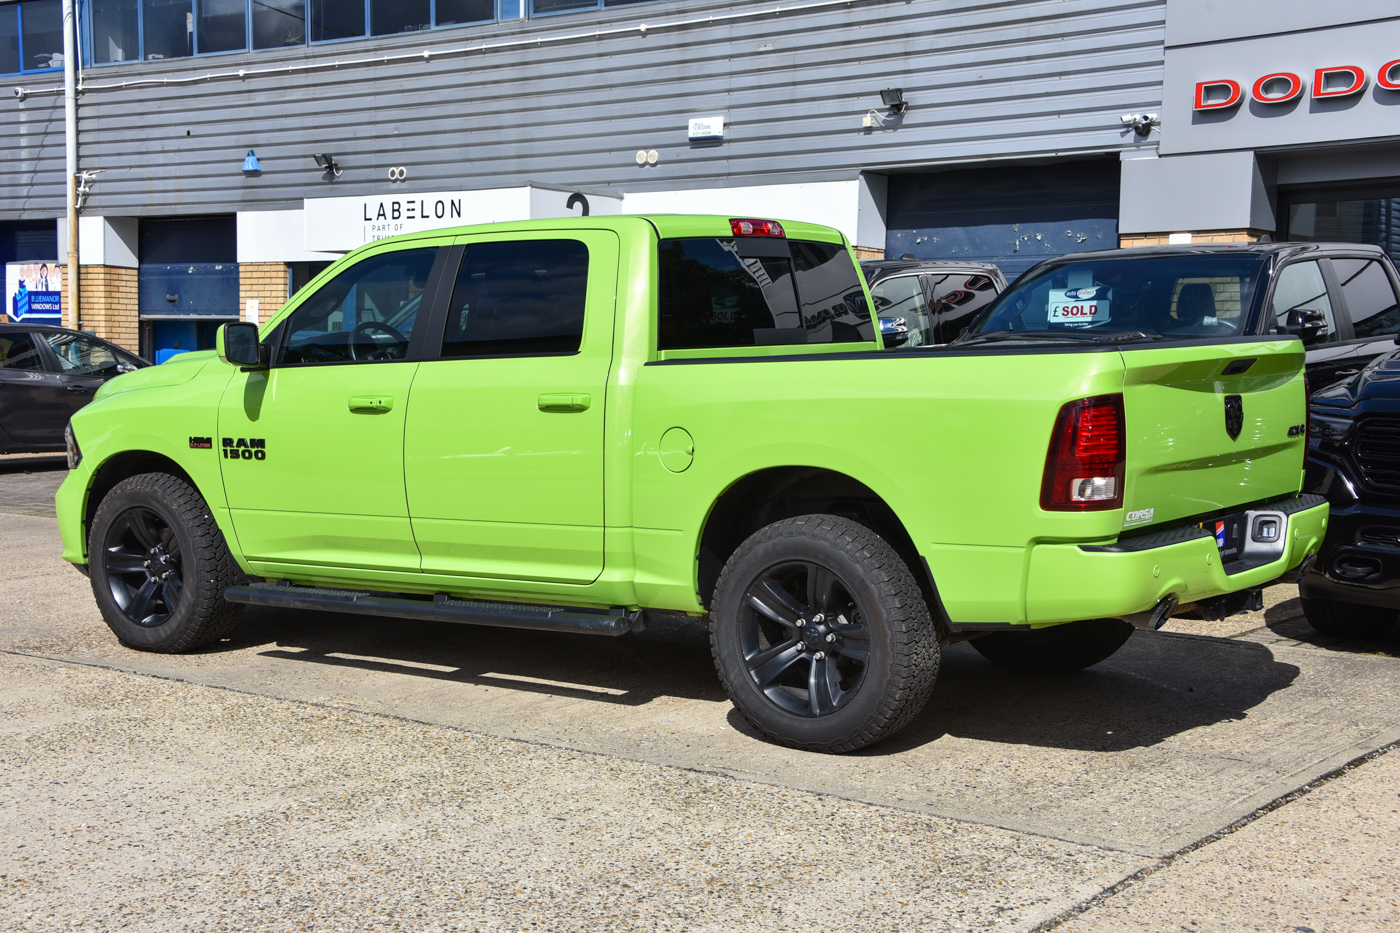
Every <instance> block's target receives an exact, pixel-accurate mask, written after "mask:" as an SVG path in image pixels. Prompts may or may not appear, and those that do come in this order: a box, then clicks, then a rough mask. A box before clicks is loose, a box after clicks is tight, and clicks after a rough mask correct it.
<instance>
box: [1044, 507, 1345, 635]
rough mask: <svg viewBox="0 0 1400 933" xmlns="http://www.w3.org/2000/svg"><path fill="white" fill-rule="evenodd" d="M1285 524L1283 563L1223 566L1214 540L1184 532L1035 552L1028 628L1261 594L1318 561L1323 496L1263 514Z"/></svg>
mask: <svg viewBox="0 0 1400 933" xmlns="http://www.w3.org/2000/svg"><path fill="white" fill-rule="evenodd" d="M1264 508H1265V509H1267V510H1268V511H1270V512H1276V513H1280V514H1281V515H1283V516H1284V519H1285V521H1286V524H1285V527H1284V529H1283V535H1284V540H1283V542H1282V545H1281V547H1280V548H1279V549H1278V556H1277V557H1275V558H1273V559H1271V560H1268V561H1267V562H1261V560H1260V559H1255V560H1243V559H1242V560H1240V561H1238V562H1236V564H1235V565H1229V564H1227V565H1223V566H1222V564H1221V561H1220V554H1219V551H1218V549H1217V548H1216V544H1215V538H1214V537H1213V536H1212V535H1210V533H1209V532H1206V531H1204V530H1202V529H1201V528H1200V527H1199V526H1196V525H1183V526H1179V527H1176V528H1168V529H1164V530H1162V531H1158V532H1154V533H1152V534H1149V535H1143V536H1141V537H1138V538H1129V539H1124V540H1123V541H1121V542H1119V543H1118V544H1113V545H1075V544H1041V545H1036V546H1035V547H1033V548H1032V549H1031V554H1030V569H1029V573H1028V575H1027V582H1026V624H1029V625H1045V624H1053V623H1057V622H1071V621H1076V620H1079V619H1113V618H1127V617H1129V616H1133V615H1137V614H1138V613H1142V612H1146V611H1148V610H1150V609H1152V607H1153V606H1155V605H1156V604H1157V603H1158V602H1160V601H1161V600H1163V599H1165V598H1167V597H1169V596H1173V597H1175V598H1176V599H1177V601H1179V602H1181V603H1192V602H1199V601H1201V600H1204V599H1210V598H1212V597H1215V596H1223V595H1225V594H1227V593H1235V592H1239V591H1240V590H1247V589H1253V588H1254V587H1258V586H1262V585H1263V584H1265V583H1268V582H1269V581H1270V580H1273V579H1274V578H1276V577H1279V576H1281V575H1283V574H1285V573H1287V572H1288V571H1290V570H1293V569H1295V568H1297V567H1298V565H1300V564H1301V563H1302V562H1303V560H1304V559H1306V558H1307V557H1308V555H1310V554H1315V553H1317V551H1318V549H1319V548H1320V547H1321V546H1322V539H1323V537H1324V535H1325V534H1326V531H1327V521H1328V507H1327V502H1326V500H1324V499H1323V498H1322V497H1321V496H1300V497H1298V498H1295V499H1287V500H1282V501H1278V502H1272V503H1269V504H1268V506H1266V507H1264Z"/></svg>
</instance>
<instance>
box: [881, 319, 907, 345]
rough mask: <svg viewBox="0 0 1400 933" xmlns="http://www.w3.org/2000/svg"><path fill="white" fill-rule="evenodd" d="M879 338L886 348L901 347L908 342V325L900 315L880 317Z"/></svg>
mask: <svg viewBox="0 0 1400 933" xmlns="http://www.w3.org/2000/svg"><path fill="white" fill-rule="evenodd" d="M880 338H881V339H882V340H883V341H884V344H885V349H886V350H892V349H894V348H895V347H902V346H904V345H905V344H906V343H908V342H909V325H908V324H906V323H905V322H904V318H902V317H882V318H880Z"/></svg>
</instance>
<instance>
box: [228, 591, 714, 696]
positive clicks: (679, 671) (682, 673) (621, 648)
mask: <svg viewBox="0 0 1400 933" xmlns="http://www.w3.org/2000/svg"><path fill="white" fill-rule="evenodd" d="M264 645H266V646H268V647H266V648H264V649H263V650H260V651H258V652H257V653H258V655H260V656H262V657H269V658H279V659H283V660H290V661H299V662H302V663H305V664H315V665H320V666H326V667H340V668H349V669H355V670H361V671H374V672H381V673H396V674H407V675H410V676H414V677H420V678H424V679H427V680H439V681H448V682H453V683H463V684H477V685H482V686H489V687H493V688H501V689H507V690H515V691H519V692H523V693H538V694H546V695H550V696H559V697H567V698H570V699H585V700H594V701H596V702H600V703H607V704H615V705H621V706H641V705H643V704H645V703H648V702H650V701H652V700H654V699H656V698H657V697H660V696H670V697H677V698H682V699H692V700H708V701H720V700H723V699H724V696H725V694H724V688H723V687H721V686H720V684H719V683H718V681H716V679H715V676H714V665H713V663H712V662H711V660H710V647H709V636H708V632H707V630H706V628H705V625H704V623H702V622H698V621H694V620H687V619H684V618H671V617H662V618H660V619H654V620H650V621H649V622H648V626H647V631H645V632H643V633H641V634H638V635H624V636H622V637H620V638H608V637H600V636H597V635H576V634H566V633H558V632H535V631H527V630H521V629H505V628H493V627H491V626H478V625H459V624H454V623H448V622H436V621H431V622H430V621H417V620H406V619H387V618H384V619H381V618H373V617H365V616H358V615H345V614H341V613H332V612H301V613H299V612H294V611H289V610H284V609H267V608H261V607H251V606H250V607H245V609H244V616H243V624H242V625H241V626H240V628H239V631H238V632H237V634H235V636H234V638H233V639H231V640H230V641H228V642H225V643H223V644H222V645H219V646H215V647H214V648H212V649H210V650H211V651H213V652H218V651H229V650H240V649H247V648H250V647H259V646H264Z"/></svg>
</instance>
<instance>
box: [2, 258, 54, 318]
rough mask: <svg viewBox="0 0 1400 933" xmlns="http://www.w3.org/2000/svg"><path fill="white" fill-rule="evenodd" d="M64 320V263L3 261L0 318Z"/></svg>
mask: <svg viewBox="0 0 1400 933" xmlns="http://www.w3.org/2000/svg"><path fill="white" fill-rule="evenodd" d="M6 320H8V321H28V322H30V323H31V324H62V323H63V267H62V266H60V265H59V264H58V260H57V259H55V260H52V261H50V262H7V263H5V307H4V309H3V310H0V321H6Z"/></svg>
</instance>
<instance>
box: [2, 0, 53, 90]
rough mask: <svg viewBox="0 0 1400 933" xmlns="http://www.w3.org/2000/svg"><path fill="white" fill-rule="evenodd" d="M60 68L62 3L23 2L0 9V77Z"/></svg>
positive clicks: (48, 0)
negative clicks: (2, 74) (1, 74)
mask: <svg viewBox="0 0 1400 933" xmlns="http://www.w3.org/2000/svg"><path fill="white" fill-rule="evenodd" d="M62 67H63V2H62V0H24V2H22V3H14V4H9V5H6V6H0V73H4V74H20V73H21V72H29V71H53V70H55V69H57V68H62Z"/></svg>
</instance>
